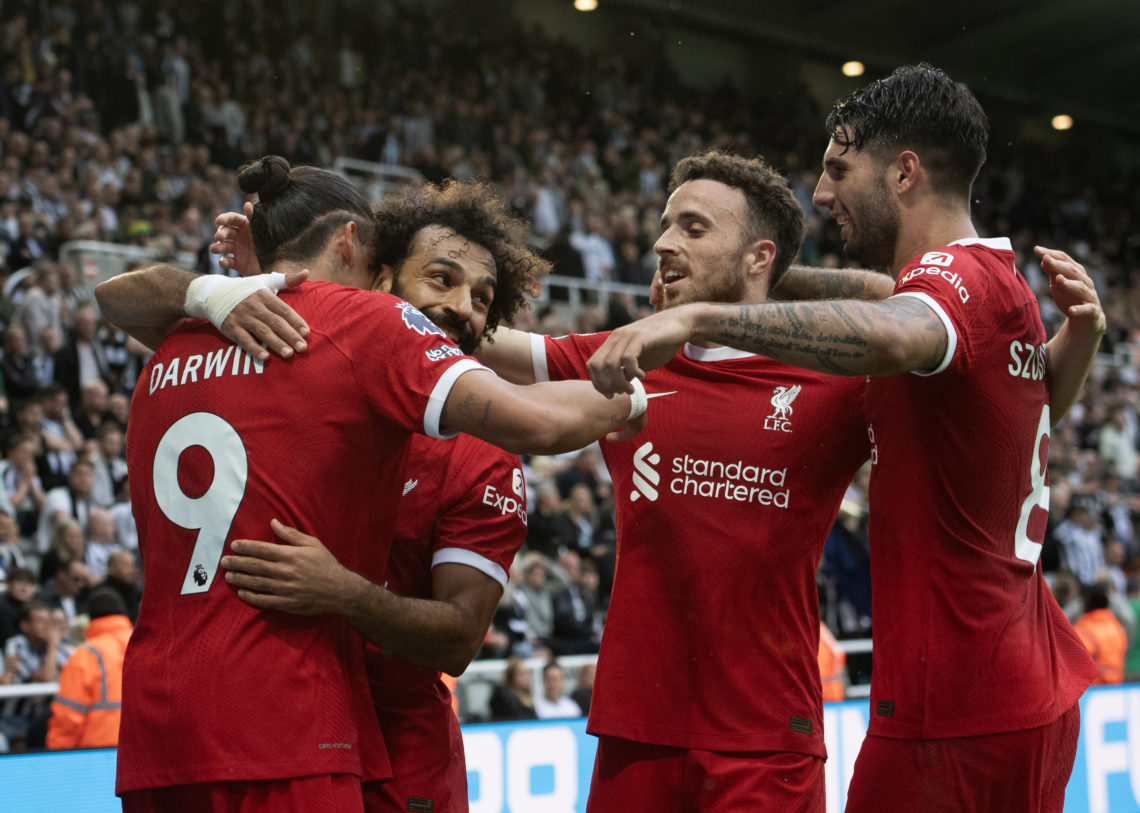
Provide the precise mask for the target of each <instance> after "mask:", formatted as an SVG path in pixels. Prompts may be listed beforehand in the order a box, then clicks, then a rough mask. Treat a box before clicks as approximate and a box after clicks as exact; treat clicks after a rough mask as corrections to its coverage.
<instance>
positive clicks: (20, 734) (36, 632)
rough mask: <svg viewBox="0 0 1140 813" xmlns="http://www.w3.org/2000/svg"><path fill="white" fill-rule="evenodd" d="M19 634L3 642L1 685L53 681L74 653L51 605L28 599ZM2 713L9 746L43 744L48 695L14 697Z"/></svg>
mask: <svg viewBox="0 0 1140 813" xmlns="http://www.w3.org/2000/svg"><path fill="white" fill-rule="evenodd" d="M19 626H20V634H19V635H16V636H14V637H12V638H9V639H8V641H7V643H5V644H4V672H3V674H0V685H5V686H10V685H13V684H21V683H54V682H55V681H57V680H59V670H60V668H61V667H62V666H63V664H64V663H66V662H67V659H68V657H70V655H71V651H72V650H71V646H70V645H69V644H65V643H64V642H63V634H62V632H61V630H60V629H59V628H58V627H56V626H54V625H53V624H52V620H51V608H50V607H48V606H47V605H46V604H43V603H41V602H38V601H34V600H33V601H29V602H28V603H27V604H26V605H25V606H24V609H23V612H22V613H21V615H20V623H19ZM2 709H3V711H2V712H0V734H3V736H4V737H5V738H6V739H7V741H8V743H9V745H10V747H13V748H17V747H19V746H20V745H27V746H28V747H36V746H38V745H43V742H42V736H41V734H42V733H44V732H42V731H41V729H43V728H44V727H45V725H46V723H47V719H48V716H49V715H50V713H51V712H50V710H49V707H48V703H47V698H44V697H13V698H9V699H7V700H5V701H4V703H3V706H2Z"/></svg>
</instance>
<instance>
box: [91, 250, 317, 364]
mask: <svg viewBox="0 0 1140 813" xmlns="http://www.w3.org/2000/svg"><path fill="white" fill-rule="evenodd" d="M307 277H308V272H307V271H298V272H295V273H291V274H262V275H259V276H255V277H243V278H242V279H233V278H230V277H224V276H220V275H217V274H195V273H193V272H191V271H184V270H183V269H181V268H178V267H176V266H174V265H170V264H169V263H159V264H157V265H152V266H148V267H147V268H143V269H140V270H138V271H128V272H125V273H123V274H119V275H117V276H114V277H112V278H111V279H109V280H106V281H104V282H101V283H99V285H97V286H96V287H95V299H96V300H97V301H98V303H99V307H100V309H101V311H102V314H103V318H105V319H106V320H107V321H109V322H111V323H112V324H115V325H118V326H119V327H120V328H122V329H123V330H124V331H126V332H127V333H128V334H130V335H131V336H133V337H134V338H135V339H138V340H139V341H140V342H142V343H143V344H145V345H146V346H147V347H149V348H151V349H152V350H153V349H155V348H157V347H158V345H159V344H160V343H161V342H162V340H163V339H164V338H166V337H167V336H168V335H169V334H170V332H171V331H173V330H174V329H175V328H176V327H178V325H179V324H181V322H182V320H183V319H184V318H185V317H187V316H201V317H204V318H207V319H209V320H210V321H211V322H212V323H213V324H214V326H215V327H217V328H218V330H220V331H221V332H222V335H223V336H225V337H226V338H227V339H229V340H230V341H232V342H234V343H235V344H237V345H238V346H239V347H241V348H242V349H243V350H245V351H247V352H248V353H250V354H251V355H252V356H253V357H254V358H258V359H262V360H264V359H267V358H269V353H270V352H273V353H275V354H277V355H279V356H281V357H282V358H288V357H289V356H291V355H293V353H294V351H296V352H303V351H304V349H305V347H306V345H305V339H304V337H305V336H307V335H308V333H309V328H308V325H306V324H305V320H303V319H302V318H301V317H300V316H298V315H297V313H296V312H295V311H294V310H293V309H292V308H290V307H289V306H288V305H286V304H285V303H284V302H282V301H281V300H280V299H278V298H277V295H276V292H277V291H278V290H280V289H281V288H284V287H293V286H296V285H300V284H301V283H302V282H303V281H304V280H305V279H307ZM192 286H193V287H192Z"/></svg>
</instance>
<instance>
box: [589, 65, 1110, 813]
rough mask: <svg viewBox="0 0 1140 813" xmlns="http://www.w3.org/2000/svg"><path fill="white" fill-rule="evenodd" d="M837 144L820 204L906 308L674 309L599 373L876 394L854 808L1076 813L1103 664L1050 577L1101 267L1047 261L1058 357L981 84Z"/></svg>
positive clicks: (864, 98) (879, 97) (895, 93)
mask: <svg viewBox="0 0 1140 813" xmlns="http://www.w3.org/2000/svg"><path fill="white" fill-rule="evenodd" d="M827 130H828V133H829V135H830V136H831V141H830V143H829V145H828V147H827V151H826V153H825V154H824V160H823V174H822V175H821V177H820V180H819V184H818V186H817V188H816V191H815V202H816V204H817V205H819V206H823V207H826V208H827V209H829V210H830V211H831V214H832V217H833V218H835V220H836V221H837V222H838V223H839V224H840V225H841V227H842V232H841V233H842V237H843V240H844V242H845V245H846V250H847V253H848V254H849V255H850V256H851V257H852V258H853V259H856V260H858V261H860V262H862V263H864V264H866V265H869V266H882V267H884V268H886V269H888V270H889V271H890V273H891V275H892V276H893V277H894V278H895V293H894V295H893V296H891V297H890V298H888V299H886V300H885V301H883V302H878V303H868V302H852V301H835V302H819V303H795V304H792V303H785V304H768V305H750V306H747V307H741V306H721V305H704V304H701V305H693V306H690V307H686V308H680V309H676V310H670V311H666V312H664V313H661V314H658V315H655V316H653V317H650V318H649V319H646V320H644V321H642V322H640V323H636V324H634V325H632V326H630V327H628V328H623V329H621V330H618V331H615V333H614V334H613V335H612V336H611V337H610V340H609V341H608V342H607V344H606V345H605V346H604V347H602V349H601V350H599V352H598V353H597V355H595V356H594V358H593V359H591V361H590V368H591V375H592V377H593V379H594V381H595V383H596V384H597V385H598V387H599V389H600V390H602V391H603V392H613V391H625V386H626V379H627V377H628V376H634V375H644V373H643V372H642V370H643V369H649V368H652V367H653V366H656V365H657V364H660V363H661V362H662V361H664V360H665V359H667V358H670V357H671V356H672V354H673V352H675V349H676V347H677V346H678V344H680V343H681V342H684V341H691V340H693V339H704V340H711V341H717V342H723V343H725V344H728V345H730V346H734V347H741V348H747V349H749V350H752V351H754V352H758V353H764V354H766V355H768V356H771V357H772V358H777V359H780V360H782V361H785V362H788V363H792V364H796V365H800V366H803V367H805V368H809V369H815V370H820V371H825V372H830V373H838V374H842V375H850V376H860V377H862V376H865V375H870V376H871V379H870V382H869V384H868V389H867V405H866V409H867V420H868V433H869V437H870V441H871V449H872V457H871V460H872V464H873V467H872V474H871V482H870V489H871V491H870V500H871V506H870V529H871V544H872V548H873V550H874V564H873V566H872V587H873V613H874V618H875V625H874V639H875V668H874V672H873V675H872V685H871V724H870V728H869V731H868V737H867V739H866V740H865V741H864V744H863V748H862V750H861V752H860V756H859V759H858V761H857V763H856V766H855V774H854V777H853V779H852V782H851V785H850V789H849V793H848V805H847V810H848V811H849V813H862V812H863V811H880V810H1024V811H1060V810H1061V809H1062V806H1063V803H1064V792H1065V785H1066V783H1067V782H1068V778H1069V775H1070V772H1071V770H1072V765H1073V759H1074V757H1075V753H1076V744H1077V737H1078V733H1079V714H1080V712H1079V708H1078V706H1077V701H1078V699H1079V697H1080V696H1081V693H1082V692H1083V691H1084V689H1085V688H1086V687H1087V686H1088V685H1089V683H1090V682H1091V681H1092V680H1093V678H1095V676H1096V667H1095V665H1094V664H1093V663H1092V661H1091V660H1090V658H1089V657H1088V654H1087V653H1086V652H1085V651H1084V647H1083V646H1082V644H1081V642H1080V640H1079V638H1078V637H1077V636H1076V634H1075V633H1074V632H1073V629H1072V626H1071V624H1069V623H1068V621H1067V620H1066V618H1065V616H1064V615H1063V613H1062V612H1061V610H1060V608H1059V607H1058V606H1057V602H1056V601H1055V600H1054V598H1053V597H1052V594H1051V593H1050V592H1049V589H1048V587H1047V586H1046V584H1045V581H1044V579H1043V578H1042V576H1041V573H1040V571H1039V569H1038V568H1037V560H1038V556H1039V554H1040V550H1041V541H1042V536H1043V533H1044V529H1045V520H1046V517H1047V510H1048V493H1049V488H1048V484H1047V473H1046V461H1047V457H1048V444H1049V430H1050V427H1051V426H1052V422H1053V420H1054V419H1055V418H1058V417H1059V416H1060V415H1063V414H1064V412H1065V411H1066V410H1067V409H1068V407H1069V405H1071V403H1072V401H1073V400H1074V399H1075V397H1076V395H1077V392H1078V391H1079V389H1080V386H1081V385H1082V384H1083V381H1084V378H1085V376H1086V375H1087V372H1088V369H1089V367H1090V366H1091V363H1092V359H1093V356H1094V355H1095V352H1096V347H1097V344H1098V343H1099V338H1100V335H1101V334H1102V333H1103V331H1104V315H1103V313H1102V312H1101V310H1100V306H1099V302H1098V301H1097V299H1096V296H1095V291H1094V290H1093V288H1092V286H1091V283H1090V282H1089V280H1088V278H1087V276H1086V275H1085V273H1084V270H1083V269H1081V268H1080V266H1078V265H1077V264H1076V263H1073V262H1072V261H1071V260H1070V259H1069V258H1068V257H1067V256H1066V255H1065V254H1063V253H1062V252H1057V251H1050V250H1046V249H1041V248H1039V249H1037V253H1038V256H1040V257H1041V258H1042V266H1043V268H1044V270H1045V271H1046V272H1047V273H1049V274H1050V275H1051V276H1052V278H1053V279H1052V294H1053V296H1054V299H1055V300H1056V301H1057V303H1058V305H1060V306H1061V308H1062V310H1063V311H1065V312H1066V314H1067V316H1068V317H1069V318H1068V320H1067V322H1066V324H1065V326H1064V327H1063V328H1062V331H1061V335H1059V336H1058V337H1056V338H1055V339H1054V340H1053V343H1052V344H1050V346H1049V348H1048V350H1047V349H1046V342H1045V339H1046V337H1045V330H1044V327H1043V326H1042V324H1041V319H1040V316H1039V315H1038V309H1037V302H1036V300H1035V298H1034V296H1033V294H1032V292H1031V291H1030V290H1029V288H1028V286H1027V285H1026V283H1025V281H1024V280H1023V279H1022V277H1021V276H1020V275H1019V274H1018V273H1017V270H1016V269H1015V268H1014V254H1013V250H1012V247H1011V245H1010V242H1009V240H1007V239H1004V238H1003V239H988V240H987V239H981V238H979V237H978V235H977V232H976V231H975V229H974V226H973V224H972V222H971V220H970V190H971V186H972V184H973V181H974V178H975V176H976V175H977V172H978V170H979V168H980V167H981V165H982V162H983V161H984V159H985V151H986V143H987V140H988V123H987V121H986V118H985V114H984V113H983V112H982V109H981V106H980V105H979V104H978V102H977V100H976V99H975V98H974V96H973V94H972V93H971V92H970V91H969V89H968V88H966V86H964V85H962V84H960V83H957V82H954V81H953V80H951V79H950V78H949V77H947V76H946V75H945V74H944V73H942V72H941V71H938V70H936V69H933V68H931V67H930V66H927V65H920V66H916V67H905V68H900V69H898V70H897V71H895V73H893V74H892V75H891V76H889V77H887V78H885V79H882V80H880V81H877V82H874V83H872V84H870V85H868V86H867V87H865V88H863V89H862V90H860V91H857V92H856V93H854V94H853V95H852V96H850V97H849V98H847V99H845V100H843V101H842V102H840V103H839V104H838V105H837V106H836V107H835V109H834V110H833V111H832V112H831V114H830V115H829V117H828V120H827ZM667 289H668V286H667ZM1059 340H1060V341H1061V342H1065V343H1067V344H1068V350H1069V351H1072V352H1067V351H1066V350H1065V349H1064V347H1065V346H1064V345H1062V346H1061V347H1058V344H1057V342H1058V341H1059ZM1061 358H1063V359H1064V363H1060V359H1061ZM623 366H624V369H623ZM1051 407H1052V408H1051Z"/></svg>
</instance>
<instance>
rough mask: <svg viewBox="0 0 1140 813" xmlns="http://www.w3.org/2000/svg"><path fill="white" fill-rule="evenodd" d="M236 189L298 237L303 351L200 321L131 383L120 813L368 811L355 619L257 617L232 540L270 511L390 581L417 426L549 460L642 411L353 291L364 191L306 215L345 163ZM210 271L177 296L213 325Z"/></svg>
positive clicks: (447, 246)
mask: <svg viewBox="0 0 1140 813" xmlns="http://www.w3.org/2000/svg"><path fill="white" fill-rule="evenodd" d="M242 183H243V188H246V189H247V191H258V192H259V194H260V195H261V197H262V199H263V200H270V199H277V201H278V203H281V204H282V205H279V206H276V207H275V215H274V217H273V218H271V219H269V218H267V219H266V220H265V221H262V220H260V219H257V218H255V220H254V223H253V224H252V225H253V227H254V228H255V229H256V228H258V227H264V228H266V229H268V230H269V231H270V232H271V233H272V232H274V231H276V232H278V233H287V234H292V235H295V236H294V237H293V238H292V239H291V240H281V241H277V242H278V243H279V246H280V248H279V251H278V252H277V253H276V255H275V256H274V257H273V258H272V259H273V262H272V265H271V268H273V270H275V271H278V272H282V271H294V270H297V269H299V268H301V267H302V266H303V267H306V268H308V269H310V271H311V276H312V277H313V279H314V280H315V281H312V282H308V283H306V284H304V285H301V286H300V287H299V288H297V289H296V290H292V291H289V292H286V293H285V294H284V297H285V298H287V299H288V300H289V302H290V303H291V304H292V305H293V307H295V308H296V310H297V311H298V313H299V314H300V315H301V316H302V317H304V318H305V320H306V321H307V322H308V325H309V329H310V333H309V339H308V342H307V348H306V349H307V351H308V352H307V353H306V354H305V356H303V357H299V358H297V357H294V358H292V359H289V360H282V359H269V360H266V361H264V362H259V360H258V359H256V358H254V357H253V356H250V355H247V354H246V353H244V352H242V351H241V350H240V349H239V348H237V347H235V346H234V345H232V344H230V343H229V342H227V341H225V340H224V339H223V338H222V336H221V335H220V334H219V333H218V332H217V331H216V330H215V329H214V328H212V327H210V326H209V325H207V324H206V323H204V322H196V321H190V322H187V323H184V324H183V325H181V326H180V327H179V328H178V329H176V330H175V331H174V332H173V333H172V334H170V335H169V336H168V337H167V338H166V340H165V341H163V342H162V344H161V346H160V347H159V349H158V351H157V352H156V353H155V355H154V357H153V358H152V359H151V361H150V362H149V363H148V366H147V368H146V370H145V376H144V379H143V382H142V383H141V384H140V388H139V391H138V392H136V395H135V399H134V401H133V403H132V413H133V414H132V417H131V421H130V429H129V434H130V438H129V441H128V449H129V453H128V454H129V462H130V464H131V489H132V502H133V504H134V506H135V511H136V515H137V519H138V526H139V536H140V540H141V544H140V548H141V551H142V554H143V559H144V567H145V572H146V576H147V590H146V592H145V594H144V598H143V603H142V607H141V609H140V614H139V623H138V626H137V628H136V631H135V634H134V636H133V637H132V642H131V645H130V647H129V648H128V652H127V657H126V663H125V666H124V687H123V692H124V701H123V710H124V713H123V720H122V729H121V734H120V747H119V779H118V791H119V793H120V794H121V795H122V796H123V804H124V809H125V810H127V811H133V810H157V809H163V810H201V809H218V808H228V807H230V806H236V805H239V804H253V805H258V806H259V809H285V808H286V807H288V806H290V805H291V807H289V808H288V809H329V810H360V809H362V797H361V791H360V780H361V778H363V779H377V778H382V777H383V776H384V775H385V774H386V773H387V759H386V757H385V755H384V754H383V752H382V742H381V741H380V739H379V732H378V730H377V726H376V722H375V717H374V715H373V714H371V713H370V710H371V703H370V699H369V696H368V692H367V685H366V683H365V681H364V671H363V668H362V664H361V660H362V649H363V648H362V647H361V646H360V640H359V638H358V636H357V635H356V633H355V632H354V631H353V630H352V629H351V628H350V626H349V625H348V623H347V622H346V621H345V620H344V619H342V618H340V617H337V616H330V615H327V614H326V615H317V616H311V617H302V616H295V615H289V614H283V613H275V612H269V613H264V612H261V611H259V610H256V609H255V608H252V607H250V606H249V605H247V604H245V603H243V602H241V601H240V600H239V599H238V598H237V597H236V595H235V592H234V591H233V589H232V588H230V587H229V586H228V585H226V584H225V583H224V581H223V580H220V579H219V580H217V582H218V583H217V584H215V576H216V574H217V573H218V570H219V568H218V563H219V561H220V559H221V556H222V554H223V552H224V550H225V545H226V542H227V540H229V539H232V538H235V537H255V536H257V535H259V533H260V532H261V531H262V530H263V529H264V527H265V522H266V520H267V518H269V517H278V518H281V519H282V520H284V521H285V522H286V523H288V524H289V525H291V526H294V527H299V528H305V529H306V530H308V531H310V532H312V533H313V534H314V535H316V536H318V537H320V538H323V539H325V540H326V541H328V542H329V544H330V545H332V546H333V547H331V548H330V550H332V551H333V552H334V554H335V555H336V556H337V558H338V559H339V560H340V561H341V562H342V563H344V564H345V565H346V566H347V567H349V568H350V569H352V570H355V571H357V572H360V573H362V574H364V575H366V576H367V577H369V578H370V579H371V580H372V581H374V582H377V583H383V581H384V576H385V574H384V570H383V567H384V563H385V562H386V559H387V552H388V547H389V544H390V541H391V523H390V520H391V517H392V516H393V514H394V512H395V505H396V502H397V500H398V497H399V489H400V488H401V486H402V480H400V464H401V463H402V460H403V457H404V454H405V452H406V449H407V446H408V439H409V437H410V436H411V434H412V433H413V432H417V431H418V432H421V433H425V434H430V435H434V436H445V435H447V434H448V433H450V432H453V431H456V430H460V431H462V430H470V431H472V432H473V433H475V434H477V435H479V436H481V437H483V438H485V439H488V440H493V441H495V442H496V443H498V444H500V445H502V446H505V447H508V448H513V449H514V450H515V451H522V450H528V451H540V450H541V451H545V452H549V451H552V450H556V449H557V450H567V449H572V448H577V447H578V446H581V445H584V444H586V443H588V442H590V441H592V440H594V439H596V438H597V437H599V436H600V435H602V434H605V433H606V432H607V431H610V430H611V429H613V428H614V427H616V426H618V425H621V424H622V423H624V422H625V420H626V418H627V416H629V415H635V416H637V410H635V409H632V408H631V403H630V402H629V401H628V399H622V400H621V401H620V402H618V403H608V402H606V400H605V399H603V398H601V397H600V396H597V395H596V394H594V393H591V397H589V398H587V397H586V394H585V393H584V391H583V390H581V389H572V388H560V389H545V390H544V389H541V388H530V389H526V388H519V387H515V386H513V385H510V384H507V383H506V382H503V381H501V380H500V379H497V378H496V377H495V376H493V375H489V374H486V373H483V372H481V371H480V365H479V364H478V363H477V362H476V361H475V360H474V359H471V358H470V357H466V356H464V355H463V354H462V351H460V350H459V348H457V347H456V346H455V345H454V344H453V343H452V342H451V341H450V340H449V339H448V337H447V335H446V334H445V333H444V331H442V330H441V329H439V328H438V327H436V326H435V325H434V324H433V323H432V322H431V321H430V320H428V319H427V318H426V317H424V316H423V315H422V314H421V313H420V312H419V311H417V310H416V309H415V308H414V307H412V306H411V305H409V304H408V303H406V302H404V301H403V300H400V299H398V298H396V297H393V296H391V295H389V294H382V293H371V292H368V291H362V290H358V289H359V288H367V287H369V286H370V285H371V283H372V275H371V274H370V273H369V272H368V270H367V268H368V264H367V262H365V260H366V259H367V254H368V249H367V246H368V241H367V237H368V236H369V235H368V233H367V232H368V231H369V230H370V229H371V212H369V211H368V208H367V204H366V202H365V201H364V200H363V198H362V197H360V196H359V194H358V193H356V198H357V202H356V203H355V204H354V205H346V206H344V207H343V208H342V209H340V210H338V211H333V212H330V213H328V214H325V215H323V216H320V217H317V218H315V219H314V218H312V214H311V213H312V211H313V210H314V208H320V206H319V202H320V200H322V199H324V197H325V196H333V197H335V198H336V199H338V200H345V199H346V198H347V199H352V195H353V193H354V192H355V190H353V189H352V188H351V186H350V185H349V184H348V183H347V182H346V181H344V180H343V179H340V178H339V177H338V176H336V175H334V174H333V173H328V172H324V171H321V170H313V169H308V168H299V169H297V170H293V171H291V170H290V169H289V167H288V165H287V164H286V163H285V162H284V161H282V160H280V159H276V160H268V159H267V160H264V161H262V162H258V163H257V164H256V165H255V166H253V167H250V168H248V169H247V170H246V172H245V173H243V176H242ZM286 199H288V201H289V204H288V205H285V200H286ZM306 224H307V225H306ZM255 237H256V232H255ZM437 237H438V239H437V241H436V242H435V243H434V247H435V249H436V250H437V251H439V252H440V253H441V254H442V255H444V256H448V257H450V258H452V259H454V260H456V261H457V262H460V263H466V264H470V265H472V266H475V267H480V266H481V267H484V268H491V267H493V258H492V257H491V255H490V252H489V251H487V250H486V249H485V248H483V247H481V246H473V245H471V244H470V243H469V241H467V240H465V239H464V238H462V237H461V236H459V235H456V234H453V233H451V234H447V233H440V234H438V235H437ZM216 279H217V278H202V279H201V280H195V282H194V283H192V284H191V285H190V287H189V289H188V291H187V298H188V302H189V304H190V305H191V307H192V309H194V308H197V307H202V308H204V309H205V310H206V311H209V312H212V315H213V316H214V317H215V318H217V317H218V309H217V308H216V307H215V305H214V303H212V302H211V300H210V297H209V293H210V291H209V290H208V289H209V287H210V285H211V284H212V283H214V282H215V280H216ZM262 282H263V281H262V280H258V281H257V282H255V284H262ZM199 283H200V284H199ZM335 283H339V284H335ZM203 286H204V287H203ZM97 294H98V291H97ZM101 304H104V303H102V302H101ZM221 304H222V309H223V310H224V309H225V308H228V306H229V304H232V300H231V301H229V302H228V303H227V302H222V303H221ZM138 311H139V312H133V311H132V309H131V308H128V309H126V311H124V312H120V313H119V314H117V315H112V314H111V313H108V314H107V315H108V316H109V317H111V318H112V319H113V320H114V319H118V321H119V322H120V323H121V324H123V325H132V324H133V325H141V326H142V328H143V329H144V330H145V328H146V327H147V326H150V327H151V328H152V331H153V332H154V333H156V334H157V333H160V332H161V331H160V328H159V325H160V324H161V319H159V320H154V319H153V314H148V313H146V312H145V311H146V309H145V308H140V309H138ZM134 317H137V318H138V319H139V320H140V321H135V319H134ZM148 320H150V321H148ZM218 321H221V320H220V319H219V320H218ZM472 371H478V372H479V374H477V375H471V374H469V373H470V372H472ZM633 420H634V422H635V423H639V422H640V417H639V416H638V417H635V418H634V419H633ZM361 540H368V543H369V544H368V545H367V546H365V545H363V544H360V541H361Z"/></svg>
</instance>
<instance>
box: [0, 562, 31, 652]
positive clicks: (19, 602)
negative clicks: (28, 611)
mask: <svg viewBox="0 0 1140 813" xmlns="http://www.w3.org/2000/svg"><path fill="white" fill-rule="evenodd" d="M37 590H39V582H37V581H36V574H35V572H34V571H32V570H31V569H30V568H26V567H14V568H12V569H10V570H9V571H8V577H7V586H6V589H5V591H4V593H3V594H0V646H3V645H4V643H5V642H6V641H7V640H8V639H9V638H11V637H12V636H13V635H17V634H19V632H20V615H21V613H23V611H24V607H25V606H26V605H27V603H28V602H29V601H31V600H32V599H34V598H35V597H36V591H37Z"/></svg>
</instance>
